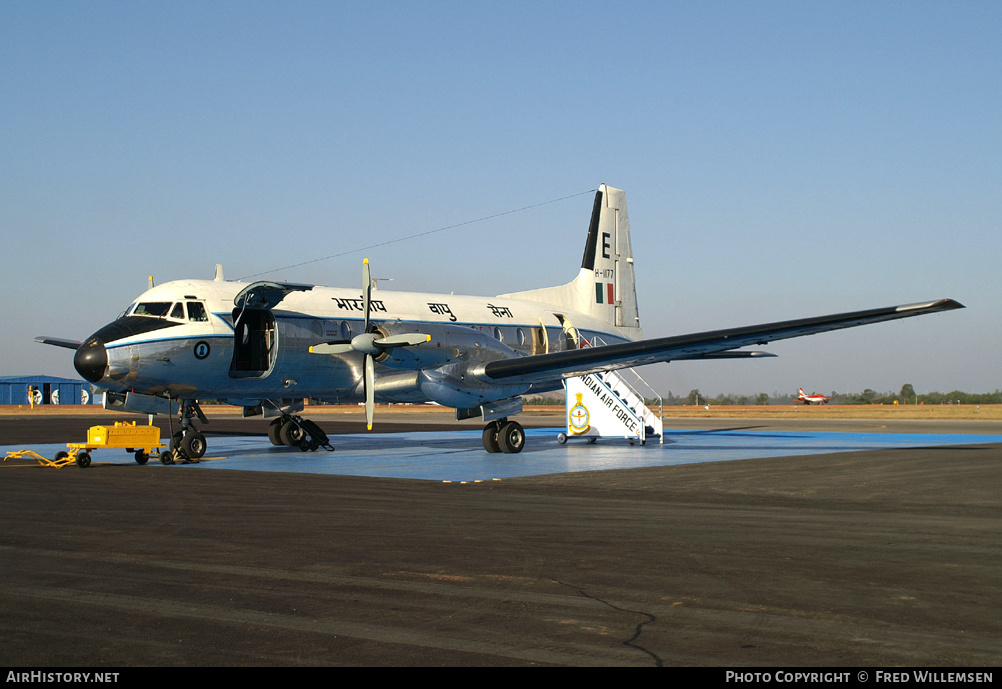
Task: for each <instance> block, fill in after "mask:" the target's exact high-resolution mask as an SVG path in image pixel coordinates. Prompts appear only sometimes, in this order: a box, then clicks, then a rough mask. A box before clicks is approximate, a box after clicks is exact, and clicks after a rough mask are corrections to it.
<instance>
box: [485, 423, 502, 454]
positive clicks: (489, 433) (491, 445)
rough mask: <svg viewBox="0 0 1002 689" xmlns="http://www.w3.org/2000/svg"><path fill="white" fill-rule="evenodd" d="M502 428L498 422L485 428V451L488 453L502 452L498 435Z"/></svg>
mask: <svg viewBox="0 0 1002 689" xmlns="http://www.w3.org/2000/svg"><path fill="white" fill-rule="evenodd" d="M499 431H500V428H499V427H498V424H497V423H496V422H492V423H489V424H487V425H486V426H485V427H484V449H485V450H487V451H488V452H492V453H493V452H500V451H501V446H500V445H499V444H498V433H499Z"/></svg>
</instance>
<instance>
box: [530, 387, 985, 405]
mask: <svg viewBox="0 0 1002 689" xmlns="http://www.w3.org/2000/svg"><path fill="white" fill-rule="evenodd" d="M812 394H813V393H812ZM822 394H824V393H822ZM826 397H828V404H1002V390H996V391H995V392H963V391H961V390H951V391H950V392H928V393H925V394H922V395H920V394H918V393H916V392H915V387H914V386H913V385H912V384H911V383H905V384H904V385H902V386H901V390H900V391H898V392H896V393H895V392H877V391H876V390H871V389H870V388H866V389H865V390H863V391H862V392H845V393H839V392H836V391H834V390H832V391H831V392H830V393H828V394H827V395H826ZM525 403H526V404H531V405H540V404H563V403H564V397H563V394H561V393H556V394H554V393H550V394H548V395H546V396H544V397H527V398H526V399H525ZM657 403H658V400H656V399H648V400H647V404H654V405H656V404H657ZM664 404H665V406H670V407H671V406H678V407H681V406H695V405H707V404H709V405H710V406H728V405H733V406H750V405H756V404H757V405H769V404H774V405H783V404H800V403H799V402H797V396H796V395H794V394H787V393H779V392H773V393H772V394H771V395H770V394H768V393H765V392H759V393H757V394H754V395H738V394H734V393H728V394H726V395H725V394H719V395H717V396H716V397H708V396H707V395H704V394H703V393H701V392H700V391H699V389H698V388H695V389H693V390H690V391H689V392H688V393H687V394H685V395H676V394H674V393H672V392H669V393H668V394H667V395H665V396H664Z"/></svg>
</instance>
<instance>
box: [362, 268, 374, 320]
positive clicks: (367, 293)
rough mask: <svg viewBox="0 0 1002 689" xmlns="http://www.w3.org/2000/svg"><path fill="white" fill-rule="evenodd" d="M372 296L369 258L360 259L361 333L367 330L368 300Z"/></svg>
mask: <svg viewBox="0 0 1002 689" xmlns="http://www.w3.org/2000/svg"><path fill="white" fill-rule="evenodd" d="M371 296H372V275H371V274H370V273H369V259H367V258H363V259H362V310H363V311H364V312H365V327H364V329H363V330H362V332H363V333H367V332H369V300H370V298H371Z"/></svg>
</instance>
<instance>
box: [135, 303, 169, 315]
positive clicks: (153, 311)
mask: <svg viewBox="0 0 1002 689" xmlns="http://www.w3.org/2000/svg"><path fill="white" fill-rule="evenodd" d="M170 304H171V303H170V302H169V301H147V302H142V303H140V304H138V305H137V306H136V310H135V311H133V312H132V315H133V316H156V317H157V318H163V317H164V316H166V315H167V312H168V311H169V310H170Z"/></svg>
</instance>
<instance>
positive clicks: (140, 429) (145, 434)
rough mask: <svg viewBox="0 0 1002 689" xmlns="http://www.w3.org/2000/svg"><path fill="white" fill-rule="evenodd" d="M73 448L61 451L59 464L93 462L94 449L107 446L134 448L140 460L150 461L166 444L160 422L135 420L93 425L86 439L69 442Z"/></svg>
mask: <svg viewBox="0 0 1002 689" xmlns="http://www.w3.org/2000/svg"><path fill="white" fill-rule="evenodd" d="M66 446H67V447H68V448H70V451H69V452H57V453H56V458H55V460H54V462H55V464H57V465H59V466H62V464H60V462H63V463H65V464H69V463H71V462H76V465H77V466H78V467H81V468H83V467H88V466H90V453H91V450H96V449H98V448H104V447H123V448H125V450H126V452H132V453H133V456H134V457H135V458H136V463H137V464H146V462H147V461H149V459H150V457H151V456H153V455H156V456H158V457H159V456H160V455H161V450H162V449H163V448H164V447H166V445H164V444H163V443H161V442H160V429H159V428H157V427H156V426H137V425H136V422H135V421H132V422H128V421H116V422H115V425H114V426H91V427H90V428H88V429H87V442H86V443H67V444H66Z"/></svg>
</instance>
